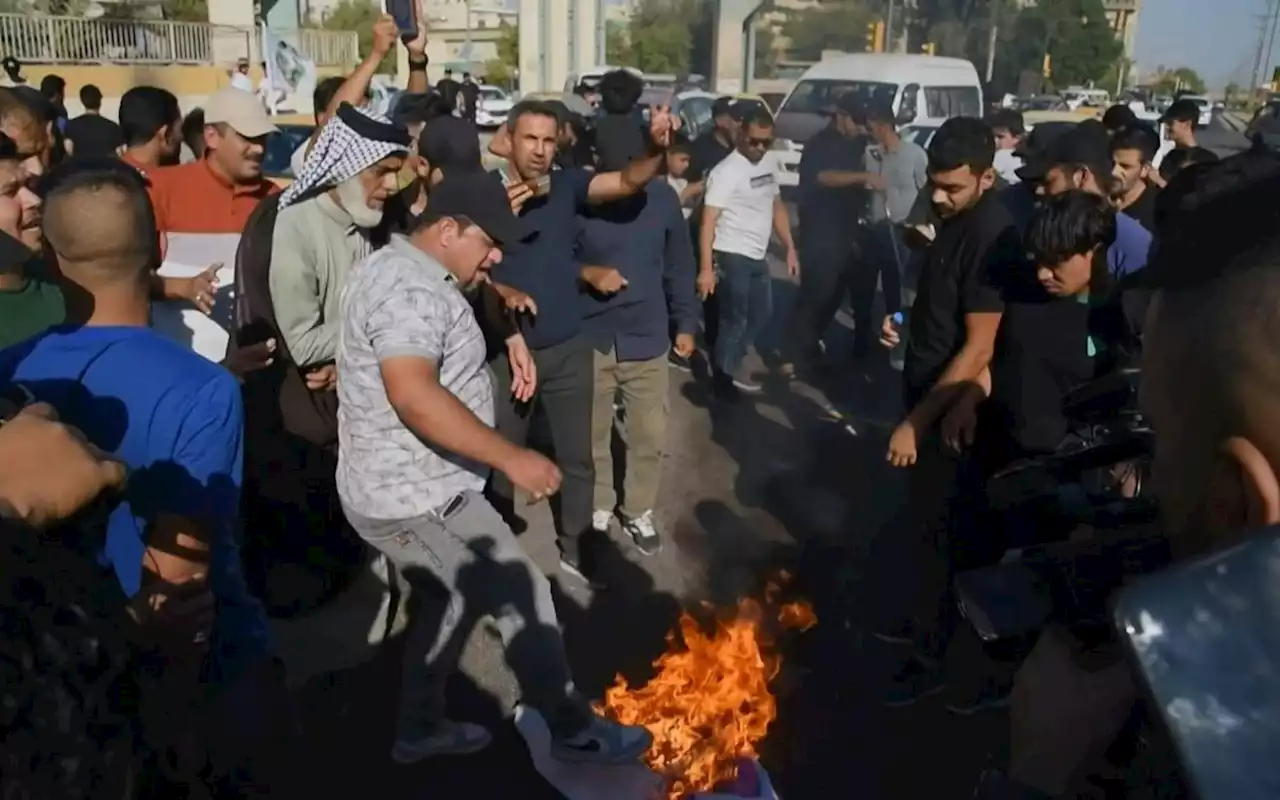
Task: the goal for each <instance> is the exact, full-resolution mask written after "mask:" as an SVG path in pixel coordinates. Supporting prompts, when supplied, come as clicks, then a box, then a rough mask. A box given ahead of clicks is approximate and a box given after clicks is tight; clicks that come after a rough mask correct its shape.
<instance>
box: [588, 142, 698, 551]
mask: <svg viewBox="0 0 1280 800" xmlns="http://www.w3.org/2000/svg"><path fill="white" fill-rule="evenodd" d="M597 150H598V153H599V159H600V168H601V169H602V170H604V171H610V170H615V169H621V168H623V167H625V166H626V165H627V164H628V163H630V162H631V161H632V160H633V159H634V158H635V157H637V156H639V155H640V154H641V153H643V151H644V141H643V138H642V134H641V132H640V128H639V126H636V127H635V128H633V129H626V130H618V131H615V132H614V133H613V135H611V136H609V137H607V138H604V139H601V140H600V141H598V143H597ZM578 260H579V262H580V263H581V264H582V265H583V266H582V268H581V274H580V277H581V279H582V282H583V283H584V284H585V286H586V292H585V293H584V294H583V333H584V335H585V337H586V339H587V340H588V341H589V342H590V343H591V345H592V347H593V349H594V356H593V357H594V372H595V403H594V405H593V407H592V411H591V453H592V459H593V460H594V462H595V473H596V485H595V511H594V513H593V514H592V517H591V526H592V528H593V529H595V530H596V531H599V532H602V533H603V532H607V531H608V528H609V521H610V520H611V519H612V518H613V515H614V511H615V506H617V503H618V494H617V491H616V489H615V486H614V482H613V475H614V470H613V454H612V448H611V444H612V438H613V422H614V417H615V415H614V402H615V399H616V398H618V397H619V396H620V397H621V400H622V413H623V419H624V420H625V427H626V433H627V436H626V442H627V444H626V456H625V459H626V467H625V470H624V476H625V477H624V484H623V492H622V505H621V506H618V507H617V513H618V518H619V521H620V522H621V524H622V529H623V530H624V531H625V532H626V533H627V534H629V535H630V536H631V538H632V539H633V540H634V541H635V544H636V547H637V548H638V549H639V550H640V552H642V553H644V554H645V555H653V554H655V553H657V552H658V551H659V550H660V549H661V546H662V541H661V538H660V537H659V535H658V531H657V528H656V527H655V526H654V522H653V508H654V505H655V503H656V501H657V497H658V482H659V479H660V477H661V472H662V449H663V444H664V441H665V438H666V430H667V353H668V349H669V348H670V347H671V342H670V339H669V333H668V332H669V331H670V330H672V329H674V330H675V332H676V334H675V347H674V349H675V354H676V355H677V356H679V357H681V358H688V357H689V355H690V354H691V353H692V352H693V347H694V341H693V335H694V332H695V330H696V328H697V317H698V314H697V308H698V303H697V298H696V296H695V294H694V277H695V270H694V263H693V246H692V244H691V243H690V240H689V228H688V224H687V223H686V222H685V219H684V215H683V214H682V213H681V211H680V198H679V197H678V196H677V195H676V193H675V190H674V189H672V188H671V186H670V185H669V184H668V183H667V182H666V181H665V180H664V179H662V178H654V179H653V180H651V181H649V184H648V186H647V187H645V191H644V192H641V193H639V194H636V195H635V196H633V197H629V198H627V199H625V200H618V201H615V202H612V203H607V204H605V205H600V206H595V207H592V208H590V209H588V210H587V211H586V213H584V214H583V215H582V217H581V221H580V228H579V234H578ZM668 304H670V306H669V307H670V312H668ZM673 323H674V324H673Z"/></svg>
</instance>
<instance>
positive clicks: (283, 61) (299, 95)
mask: <svg viewBox="0 0 1280 800" xmlns="http://www.w3.org/2000/svg"><path fill="white" fill-rule="evenodd" d="M262 60H263V61H265V62H266V64H267V75H266V79H267V86H269V87H271V88H272V89H275V90H276V91H281V92H285V93H286V94H287V95H289V96H291V97H292V99H293V102H292V104H291V105H293V107H294V108H295V110H297V111H302V110H303V109H302V108H300V107H299V105H300V104H306V103H310V102H311V96H312V94H313V93H314V92H315V89H316V63H315V62H314V61H312V60H311V59H309V58H307V57H306V56H304V55H303V54H302V51H300V50H299V49H298V48H297V47H295V46H294V45H293V44H291V43H290V42H288V41H286V40H285V39H284V37H283V36H281V34H280V32H278V31H272V30H270V29H268V28H267V25H266V23H265V22H264V23H262Z"/></svg>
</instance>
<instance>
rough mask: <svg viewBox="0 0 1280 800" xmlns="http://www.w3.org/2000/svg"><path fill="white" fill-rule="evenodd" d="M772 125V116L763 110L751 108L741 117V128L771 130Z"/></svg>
mask: <svg viewBox="0 0 1280 800" xmlns="http://www.w3.org/2000/svg"><path fill="white" fill-rule="evenodd" d="M773 124H774V123H773V115H772V114H770V113H769V112H768V111H766V110H765V109H764V108H760V107H755V108H751V109H750V110H748V111H747V113H745V114H743V116H742V127H743V128H747V127H752V126H754V127H756V128H772V127H773Z"/></svg>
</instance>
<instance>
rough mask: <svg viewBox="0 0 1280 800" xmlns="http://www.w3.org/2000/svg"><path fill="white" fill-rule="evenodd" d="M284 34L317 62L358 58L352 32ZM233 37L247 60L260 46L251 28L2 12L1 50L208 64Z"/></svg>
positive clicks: (26, 59) (94, 60) (48, 58)
mask: <svg viewBox="0 0 1280 800" xmlns="http://www.w3.org/2000/svg"><path fill="white" fill-rule="evenodd" d="M295 34H296V35H295ZM286 38H288V39H290V40H292V41H294V42H295V43H296V45H297V47H298V49H299V50H301V51H302V53H303V54H304V55H306V56H307V57H308V58H311V59H312V60H313V61H315V63H316V64H317V65H318V66H340V67H348V66H350V65H351V64H353V63H355V62H356V61H357V60H358V56H359V42H358V39H357V36H356V34H355V33H354V32H351V31H322V30H311V29H304V30H299V31H296V32H294V31H291V32H290V35H288V36H287V37H286ZM215 39H216V41H217V47H215ZM237 39H242V40H243V43H244V46H243V48H241V47H238V46H236V47H234V48H232V49H234V50H238V51H240V55H239V56H237V57H240V58H251V57H252V53H254V52H255V51H256V50H257V49H258V48H257V47H256V44H257V32H256V31H255V30H254V29H252V28H238V27H231V26H223V25H210V24H208V23H204V22H169V21H163V20H115V19H84V18H80V17H54V16H30V15H26V14H0V54H3V55H11V56H13V57H15V58H17V59H18V60H19V61H21V62H23V63H29V64H212V63H215V61H216V60H217V58H215V55H214V53H215V50H216V51H217V53H218V58H222V57H224V56H225V54H226V52H227V50H228V48H227V44H228V42H229V41H230V42H234V41H235V40H237Z"/></svg>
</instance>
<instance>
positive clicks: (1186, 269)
mask: <svg viewBox="0 0 1280 800" xmlns="http://www.w3.org/2000/svg"><path fill="white" fill-rule="evenodd" d="M1277 196H1280V154H1276V153H1275V152H1273V151H1271V150H1269V149H1267V148H1264V147H1254V148H1252V149H1250V150H1246V151H1245V152H1243V153H1239V154H1237V155H1234V156H1231V157H1230V158H1225V159H1222V160H1221V161H1216V162H1212V163H1207V164H1198V165H1196V166H1194V167H1192V168H1190V169H1186V170H1183V171H1181V172H1179V173H1178V174H1177V175H1176V176H1174V178H1173V180H1171V181H1169V185H1168V186H1167V187H1166V188H1165V189H1164V190H1163V191H1162V192H1160V194H1158V195H1157V196H1156V231H1155V234H1156V235H1155V240H1154V246H1153V248H1152V252H1151V257H1150V259H1149V261H1148V264H1147V268H1146V269H1145V270H1143V273H1144V278H1145V279H1146V282H1147V284H1148V285H1149V286H1151V287H1152V288H1159V289H1194V288H1197V287H1199V286H1204V285H1207V284H1209V283H1211V282H1214V281H1216V280H1218V279H1219V278H1222V277H1226V276H1227V275H1229V274H1232V273H1234V272H1238V271H1240V270H1242V269H1251V268H1253V267H1255V266H1266V267H1267V268H1268V269H1270V270H1272V271H1273V273H1274V278H1273V279H1275V280H1280V258H1276V259H1275V260H1268V263H1267V264H1265V265H1263V264H1262V263H1261V261H1260V259H1259V258H1257V257H1256V256H1257V255H1258V253H1259V252H1261V251H1262V250H1269V251H1270V252H1271V253H1273V254H1274V253H1280V203H1277V202H1276V201H1275V198H1276V197H1277Z"/></svg>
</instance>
